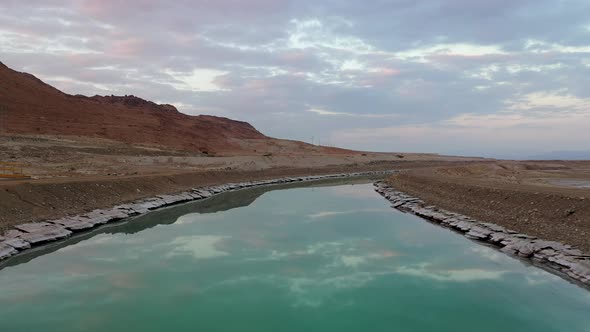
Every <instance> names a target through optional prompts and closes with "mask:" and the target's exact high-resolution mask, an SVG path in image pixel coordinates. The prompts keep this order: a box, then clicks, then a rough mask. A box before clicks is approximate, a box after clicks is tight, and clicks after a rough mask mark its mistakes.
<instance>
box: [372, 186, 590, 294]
mask: <svg viewBox="0 0 590 332" xmlns="http://www.w3.org/2000/svg"><path fill="white" fill-rule="evenodd" d="M375 190H376V191H377V192H378V193H379V194H381V195H382V196H383V197H385V198H386V199H387V200H389V201H390V202H391V203H392V207H394V208H396V209H398V210H400V211H403V212H408V213H412V214H415V215H417V216H419V217H421V218H424V219H426V220H429V221H431V222H433V223H436V224H439V225H441V226H443V227H448V228H451V229H453V230H455V231H457V232H460V233H462V234H464V235H465V236H466V237H468V238H470V239H472V240H476V241H481V242H485V243H487V244H490V245H493V246H495V247H498V248H500V251H502V252H504V253H507V254H509V255H515V256H519V257H522V258H525V259H528V260H530V261H531V262H532V263H533V264H535V265H537V266H540V267H542V268H544V269H546V270H548V271H550V272H553V273H555V274H557V275H560V276H562V277H564V278H566V279H570V280H573V281H575V282H577V283H581V284H583V285H585V286H587V287H590V256H589V255H585V254H583V253H582V252H581V251H580V250H578V249H576V248H574V247H572V246H570V245H566V244H562V243H559V242H556V241H546V240H542V239H538V238H536V237H533V236H529V235H526V234H520V233H518V232H515V231H512V230H510V229H506V228H504V227H502V226H499V225H496V224H492V223H487V222H480V221H477V220H475V219H473V218H470V217H468V216H465V215H462V214H458V213H454V212H450V211H447V210H444V209H440V208H437V207H436V206H432V205H430V206H427V205H426V204H425V203H424V202H423V201H422V200H420V199H419V198H417V197H412V196H410V195H407V194H405V193H403V192H400V191H398V190H396V189H394V188H393V187H391V186H390V185H389V184H387V183H386V182H376V183H375Z"/></svg>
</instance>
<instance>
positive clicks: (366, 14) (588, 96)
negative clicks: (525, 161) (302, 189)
mask: <svg viewBox="0 0 590 332" xmlns="http://www.w3.org/2000/svg"><path fill="white" fill-rule="evenodd" d="M0 61H2V62H4V63H6V64H7V65H8V66H10V67H12V68H14V69H17V70H21V71H27V72H30V73H33V74H35V75H37V76H38V77H40V78H41V79H43V80H45V81H46V82H48V83H50V84H52V85H54V86H56V87H58V88H59V89H62V90H64V91H66V92H68V93H72V94H78V93H79V94H85V95H94V94H116V95H122V94H133V95H137V96H141V97H143V98H146V99H151V100H154V101H157V102H161V103H171V104H174V105H176V106H177V107H178V108H179V110H180V111H182V112H184V113H188V114H202V113H206V114H214V115H220V116H227V117H231V118H236V119H240V120H245V121H249V122H250V123H252V124H253V125H254V126H256V127H257V128H258V129H260V130H261V131H263V132H264V133H266V134H268V135H271V136H275V137H281V138H291V139H298V140H303V141H307V142H310V141H311V139H312V137H314V138H315V142H316V143H317V142H318V140H319V141H320V142H321V143H322V144H329V145H337V146H343V147H349V148H356V149H363V150H377V151H424V152H439V153H447V154H467V155H485V156H500V157H519V156H530V155H535V154H538V153H543V152H546V151H553V150H588V142H590V89H589V88H588V87H590V1H585V0H581V1H559V0H550V1H549V0H548V1H544V0H493V1H492V0H489V1H483V0H482V1H474V0H428V1H414V0H393V1H336V0H334V1H330V0H328V1H307V0H296V1H295V0H294V1H279V0H248V1H246V0H243V1H239V0H216V1H189V0H184V1H183V0H180V1H149V0H145V1H114V0H87V1H67V0H62V1H57V0H56V1H35V0H27V1H22V0H14V1H13V0H3V1H2V2H0Z"/></svg>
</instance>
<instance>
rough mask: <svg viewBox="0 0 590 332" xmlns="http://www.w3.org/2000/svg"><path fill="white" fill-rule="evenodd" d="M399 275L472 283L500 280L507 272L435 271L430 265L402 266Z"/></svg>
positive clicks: (479, 270)
mask: <svg viewBox="0 0 590 332" xmlns="http://www.w3.org/2000/svg"><path fill="white" fill-rule="evenodd" d="M396 271H397V273H399V274H404V275H409V276H413V277H419V278H426V279H432V280H436V281H445V282H471V281H479V280H495V279H500V278H502V276H503V275H504V274H505V273H506V271H493V270H484V269H477V268H470V269H433V268H431V266H430V264H420V265H415V266H402V267H399V268H397V269H396Z"/></svg>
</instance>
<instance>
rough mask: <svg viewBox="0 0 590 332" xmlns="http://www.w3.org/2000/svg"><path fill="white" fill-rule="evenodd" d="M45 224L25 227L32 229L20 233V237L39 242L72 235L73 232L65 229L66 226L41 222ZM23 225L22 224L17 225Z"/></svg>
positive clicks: (32, 242)
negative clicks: (37, 226) (36, 226)
mask: <svg viewBox="0 0 590 332" xmlns="http://www.w3.org/2000/svg"><path fill="white" fill-rule="evenodd" d="M39 224H45V225H44V226H43V227H39V228H33V227H30V226H29V227H25V228H26V229H29V230H31V231H30V232H27V233H24V234H22V235H20V238H21V239H23V240H25V241H27V242H30V243H31V244H38V243H42V242H48V241H55V240H59V239H63V238H66V237H68V236H70V235H72V232H71V231H69V230H67V229H65V228H64V227H61V226H58V225H54V224H50V223H39ZM18 226H21V225H17V227H18ZM21 229H23V228H21Z"/></svg>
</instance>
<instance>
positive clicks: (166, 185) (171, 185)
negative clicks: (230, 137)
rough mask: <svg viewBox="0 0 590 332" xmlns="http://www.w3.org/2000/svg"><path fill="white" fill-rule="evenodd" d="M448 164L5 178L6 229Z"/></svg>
mask: <svg viewBox="0 0 590 332" xmlns="http://www.w3.org/2000/svg"><path fill="white" fill-rule="evenodd" d="M443 163H445V162H428V163H426V162H420V161H416V162H382V163H373V164H363V165H340V166H324V167H313V168H287V167H281V168H269V169H264V170H201V171H193V172H176V173H168V174H164V173H162V174H155V175H135V176H120V177H85V178H70V179H44V180H32V181H5V182H0V211H1V213H0V233H1V232H2V231H3V230H5V229H7V228H8V227H10V226H12V225H16V224H20V223H24V222H33V221H40V220H43V219H49V218H58V217H63V216H65V215H68V214H78V213H82V212H86V211H90V210H93V209H96V208H106V207H110V206H114V205H117V204H121V203H124V202H128V201H133V200H137V199H140V198H145V197H152V196H155V195H159V194H166V193H173V192H179V191H183V190H187V189H190V188H193V187H195V186H205V185H214V184H223V183H229V182H239V181H250V180H258V179H271V178H277V177H282V176H298V175H316V174H330V173H341V172H356V171H369V170H389V169H397V168H412V167H424V166H426V165H436V164H438V165H441V164H443Z"/></svg>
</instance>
